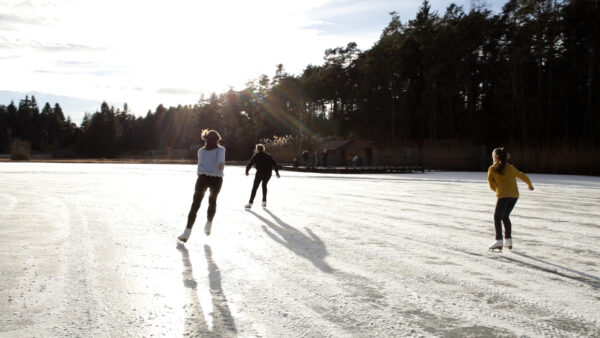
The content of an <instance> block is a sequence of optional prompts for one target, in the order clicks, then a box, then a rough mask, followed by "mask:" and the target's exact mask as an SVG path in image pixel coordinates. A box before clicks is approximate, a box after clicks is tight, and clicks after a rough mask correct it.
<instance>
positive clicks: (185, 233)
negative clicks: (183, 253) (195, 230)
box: [177, 228, 192, 243]
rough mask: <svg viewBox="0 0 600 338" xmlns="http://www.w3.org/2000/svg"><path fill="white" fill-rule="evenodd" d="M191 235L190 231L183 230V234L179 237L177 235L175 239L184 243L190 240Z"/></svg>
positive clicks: (188, 229)
mask: <svg viewBox="0 0 600 338" xmlns="http://www.w3.org/2000/svg"><path fill="white" fill-rule="evenodd" d="M191 233H192V229H190V228H185V230H184V231H183V233H182V234H181V235H179V237H177V239H178V240H180V241H182V242H183V243H185V242H187V240H188V239H189V238H190V235H191Z"/></svg>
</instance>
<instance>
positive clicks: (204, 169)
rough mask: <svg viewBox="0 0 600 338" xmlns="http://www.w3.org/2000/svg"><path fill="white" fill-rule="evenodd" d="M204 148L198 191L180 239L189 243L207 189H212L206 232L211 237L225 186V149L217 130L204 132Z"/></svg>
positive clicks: (200, 163) (200, 161)
mask: <svg viewBox="0 0 600 338" xmlns="http://www.w3.org/2000/svg"><path fill="white" fill-rule="evenodd" d="M202 140H204V147H202V148H200V149H198V179H197V180H196V189H195V192H194V199H193V201H192V206H191V208H190V213H189V214H188V221H187V225H186V227H185V230H184V232H183V234H181V235H180V236H179V237H178V239H179V240H180V241H182V242H184V243H185V242H187V240H188V239H189V238H190V234H191V233H192V227H193V226H194V222H195V221H196V214H197V213H198V209H200V203H202V199H203V198H204V194H205V193H206V190H207V189H210V195H209V196H208V212H207V216H206V224H205V225H204V232H205V233H206V235H207V236H208V235H210V230H211V227H212V221H213V218H214V217H215V212H216V211H217V196H218V195H219V192H220V191H221V186H222V185H223V169H224V168H225V147H222V146H221V145H220V144H219V142H220V141H221V135H219V133H218V132H217V131H215V130H204V131H203V132H202Z"/></svg>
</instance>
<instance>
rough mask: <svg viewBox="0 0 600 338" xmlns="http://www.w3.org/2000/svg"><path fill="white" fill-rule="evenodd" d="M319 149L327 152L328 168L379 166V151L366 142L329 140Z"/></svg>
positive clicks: (374, 145)
mask: <svg viewBox="0 0 600 338" xmlns="http://www.w3.org/2000/svg"><path fill="white" fill-rule="evenodd" d="M319 149H320V150H321V151H322V150H326V151H327V165H330V166H353V165H355V166H360V165H365V166H374V165H378V164H379V149H378V146H377V144H376V143H375V142H373V141H366V140H329V141H325V142H323V144H321V145H320V146H319Z"/></svg>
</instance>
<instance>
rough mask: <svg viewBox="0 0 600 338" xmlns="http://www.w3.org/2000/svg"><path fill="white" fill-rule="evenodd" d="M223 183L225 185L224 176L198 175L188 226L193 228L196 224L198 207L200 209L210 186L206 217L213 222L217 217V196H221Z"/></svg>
mask: <svg viewBox="0 0 600 338" xmlns="http://www.w3.org/2000/svg"><path fill="white" fill-rule="evenodd" d="M221 185H223V177H213V176H206V175H198V179H197V180H196V190H195V192H194V200H193V201H192V207H191V208H190V213H189V214H188V222H187V228H189V229H191V228H192V227H193V226H194V222H195V221H196V214H197V213H198V209H200V203H202V199H203V198H204V193H206V189H208V188H210V195H209V196H208V212H207V217H206V219H207V220H208V221H210V222H212V220H213V218H214V217H215V212H217V196H219V192H220V191H221Z"/></svg>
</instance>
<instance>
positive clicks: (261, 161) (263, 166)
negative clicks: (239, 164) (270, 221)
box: [245, 144, 280, 209]
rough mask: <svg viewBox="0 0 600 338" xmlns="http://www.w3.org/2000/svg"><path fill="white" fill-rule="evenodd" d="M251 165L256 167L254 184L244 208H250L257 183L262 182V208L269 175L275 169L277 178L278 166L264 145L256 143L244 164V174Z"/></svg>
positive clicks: (264, 205)
mask: <svg viewBox="0 0 600 338" xmlns="http://www.w3.org/2000/svg"><path fill="white" fill-rule="evenodd" d="M252 166H255V167H256V174H255V175H254V185H252V193H251V194H250V201H249V202H248V204H246V206H245V208H246V209H250V208H252V204H253V203H254V197H255V196H256V190H257V189H258V185H259V184H261V183H262V206H263V208H266V207H267V184H268V183H269V180H270V179H271V175H272V173H273V169H275V174H276V175H277V178H279V177H280V176H279V168H277V162H275V160H274V159H273V157H272V156H271V155H269V154H268V153H267V152H265V146H264V145H262V144H257V145H256V147H255V152H254V155H253V156H252V158H251V159H250V161H248V164H247V165H246V176H248V172H249V171H250V169H251V168H252Z"/></svg>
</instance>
